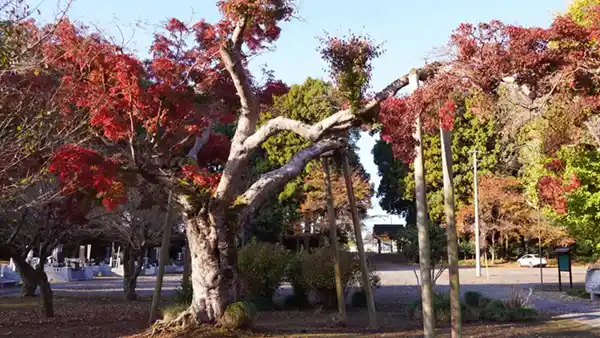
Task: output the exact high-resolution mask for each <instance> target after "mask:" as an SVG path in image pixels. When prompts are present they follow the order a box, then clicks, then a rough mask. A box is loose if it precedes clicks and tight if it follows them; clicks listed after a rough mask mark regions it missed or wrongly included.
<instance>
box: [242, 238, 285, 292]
mask: <svg viewBox="0 0 600 338" xmlns="http://www.w3.org/2000/svg"><path fill="white" fill-rule="evenodd" d="M289 257H290V256H289V254H288V252H287V251H286V250H285V249H284V248H283V247H282V246H280V245H279V244H271V243H259V242H256V241H252V242H250V244H248V245H247V246H245V247H243V248H242V249H241V250H240V251H239V253H238V272H239V276H240V281H241V285H242V293H243V294H244V295H245V296H246V298H250V299H253V300H257V303H261V302H262V301H265V302H268V303H270V302H271V301H272V299H273V295H274V294H275V291H277V289H278V288H279V286H280V285H281V283H282V281H283V277H284V276H285V272H286V268H287V265H288V262H289ZM258 300H260V301H258Z"/></svg>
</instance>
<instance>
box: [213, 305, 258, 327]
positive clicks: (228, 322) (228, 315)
mask: <svg viewBox="0 0 600 338" xmlns="http://www.w3.org/2000/svg"><path fill="white" fill-rule="evenodd" d="M255 317H256V308H255V307H254V305H252V303H249V302H235V303H233V304H231V305H229V306H228V307H227V309H225V312H224V313H223V317H221V319H220V320H219V326H221V327H223V328H226V329H231V330H237V329H248V328H251V327H252V325H253V324H254V318H255Z"/></svg>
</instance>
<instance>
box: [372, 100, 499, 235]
mask: <svg viewBox="0 0 600 338" xmlns="http://www.w3.org/2000/svg"><path fill="white" fill-rule="evenodd" d="M468 105H469V102H468V100H467V102H466V103H465V102H460V101H457V109H456V112H455V114H456V116H455V121H454V130H453V132H452V159H453V166H452V169H453V171H454V196H455V201H456V208H457V210H458V209H460V207H461V206H463V205H464V204H467V203H469V202H470V200H472V196H473V154H472V151H473V150H478V151H480V154H479V155H478V169H479V175H485V174H489V173H491V172H492V171H494V170H495V169H496V170H497V165H498V161H499V156H500V150H501V149H500V142H499V140H500V135H499V133H498V130H497V129H498V128H497V126H496V124H495V122H494V120H493V119H488V120H484V119H483V118H478V117H476V116H475V115H474V114H473V113H471V112H470V110H469V108H468ZM423 150H424V152H423V153H424V159H425V168H426V170H425V175H426V177H425V180H426V182H427V203H428V207H429V215H430V218H431V220H432V221H433V222H439V221H441V220H442V219H443V211H444V200H443V197H444V192H443V185H444V184H443V176H442V154H441V145H440V132H439V130H437V129H436V130H429V131H426V132H425V133H424V134H423ZM373 156H374V158H375V164H377V166H378V169H379V174H380V175H381V184H380V186H379V188H378V191H377V196H378V197H379V198H380V201H381V202H380V204H381V207H382V208H383V209H384V210H386V211H388V212H390V213H394V214H397V215H404V216H409V217H407V218H408V219H409V221H407V223H408V224H411V223H412V224H414V223H413V220H414V217H415V216H414V213H413V212H411V210H414V209H411V208H412V203H411V201H412V200H414V190H415V184H414V173H413V170H412V166H408V165H405V164H403V163H402V162H400V161H397V160H394V159H393V157H392V155H391V146H389V145H386V144H385V142H383V141H379V142H378V143H377V144H376V145H375V147H374V148H373Z"/></svg>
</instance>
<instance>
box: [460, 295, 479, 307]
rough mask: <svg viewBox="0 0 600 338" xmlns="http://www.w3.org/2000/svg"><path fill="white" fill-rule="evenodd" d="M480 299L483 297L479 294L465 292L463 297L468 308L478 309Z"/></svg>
mask: <svg viewBox="0 0 600 338" xmlns="http://www.w3.org/2000/svg"><path fill="white" fill-rule="evenodd" d="M481 297H483V296H482V295H481V294H480V293H479V292H473V291H467V292H465V295H464V298H465V304H467V305H469V306H474V307H478V306H479V299H481Z"/></svg>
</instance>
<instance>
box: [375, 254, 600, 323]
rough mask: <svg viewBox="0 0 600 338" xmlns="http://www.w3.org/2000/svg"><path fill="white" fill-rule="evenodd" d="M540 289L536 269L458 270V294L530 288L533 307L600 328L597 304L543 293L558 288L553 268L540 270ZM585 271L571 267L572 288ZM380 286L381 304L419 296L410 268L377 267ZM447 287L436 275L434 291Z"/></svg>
mask: <svg viewBox="0 0 600 338" xmlns="http://www.w3.org/2000/svg"><path fill="white" fill-rule="evenodd" d="M542 271H543V272H542V273H543V279H544V287H541V284H540V269H539V268H532V269H530V268H489V270H488V273H489V278H488V273H486V270H485V269H484V270H483V271H482V277H476V275H475V269H474V268H461V269H460V271H459V276H460V282H461V293H464V292H466V291H476V292H480V293H481V294H483V295H485V296H487V297H490V298H495V299H507V298H509V297H510V295H511V294H512V293H513V292H515V290H520V291H521V292H523V293H528V292H529V289H530V288H531V289H532V291H533V293H532V295H531V297H530V299H529V300H530V304H531V306H533V307H534V308H536V309H538V310H540V311H545V312H548V313H550V314H552V315H555V316H557V317H561V318H569V319H572V320H576V321H579V322H581V323H583V324H586V325H590V326H593V327H599V328H600V307H599V306H598V304H597V303H593V302H591V301H589V300H582V299H575V298H572V299H566V300H565V299H558V297H557V296H558V295H560V294H559V293H557V292H547V291H544V290H547V289H551V288H552V287H554V289H556V286H557V285H558V271H557V268H556V267H554V268H550V267H548V268H544V269H542ZM585 272H586V268H583V267H574V268H573V285H574V286H582V285H583V284H584V282H585ZM379 274H380V275H381V280H382V287H381V288H380V289H378V290H376V291H375V298H376V300H377V301H378V302H379V303H381V302H386V301H394V300H396V301H397V302H403V301H405V300H406V299H414V298H416V297H418V295H419V292H420V291H419V288H418V286H417V284H416V278H415V273H414V271H413V269H412V267H406V266H405V267H397V266H389V265H388V266H380V267H379ZM562 282H563V290H566V289H567V288H568V287H569V284H568V283H569V275H568V273H564V272H563V274H562ZM448 288H449V283H448V273H447V272H445V273H444V274H442V276H440V278H439V279H438V281H437V284H436V287H435V289H436V291H438V292H447V291H448Z"/></svg>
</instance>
